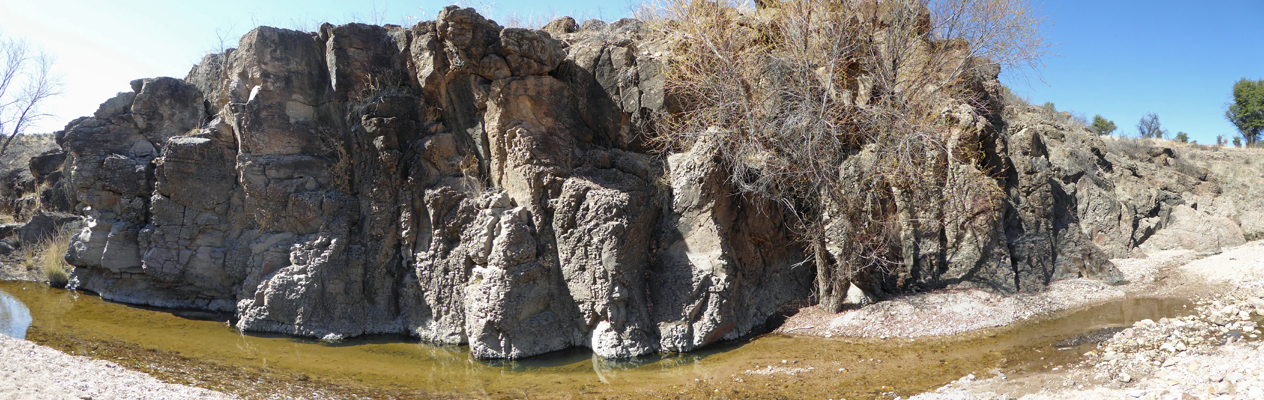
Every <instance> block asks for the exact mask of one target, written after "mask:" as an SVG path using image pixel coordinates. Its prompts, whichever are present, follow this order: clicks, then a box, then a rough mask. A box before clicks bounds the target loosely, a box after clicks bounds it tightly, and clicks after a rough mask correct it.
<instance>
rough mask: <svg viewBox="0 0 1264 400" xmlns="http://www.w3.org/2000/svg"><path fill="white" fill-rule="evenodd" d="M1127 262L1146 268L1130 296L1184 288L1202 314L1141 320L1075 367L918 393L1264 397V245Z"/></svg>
mask: <svg viewBox="0 0 1264 400" xmlns="http://www.w3.org/2000/svg"><path fill="white" fill-rule="evenodd" d="M1159 256H1160V257H1163V259H1168V260H1171V259H1182V258H1186V257H1191V256H1195V255H1193V254H1183V255H1182V254H1181V253H1180V252H1169V253H1164V254H1160V255H1159ZM1160 257H1154V258H1160ZM1121 261H1122V262H1120V263H1119V264H1121V265H1122V266H1124V268H1121V269H1124V270H1125V272H1134V273H1135V272H1139V271H1145V272H1146V273H1145V274H1141V275H1132V276H1131V279H1140V280H1141V282H1140V283H1141V284H1140V285H1138V286H1137V287H1134V288H1128V290H1126V292H1128V293H1129V294H1130V295H1138V294H1140V293H1155V294H1159V293H1183V294H1186V295H1189V296H1192V297H1194V298H1195V299H1196V304H1197V307H1195V309H1194V310H1195V312H1194V313H1193V314H1191V315H1188V316H1183V317H1178V318H1162V319H1159V320H1157V321H1156V320H1150V319H1146V320H1142V321H1139V322H1137V323H1135V324H1133V326H1131V327H1128V328H1127V329H1123V330H1121V331H1118V332H1117V333H1115V334H1114V335H1112V336H1111V337H1110V338H1109V340H1106V341H1104V342H1102V343H1101V344H1100V345H1098V347H1097V348H1096V349H1094V350H1092V351H1089V352H1088V353H1087V354H1085V355H1084V356H1083V358H1082V359H1081V360H1080V361H1079V362H1078V363H1076V364H1075V365H1071V366H1052V367H1050V368H1048V369H1047V370H1045V371H1042V372H1039V373H1034V374H1028V375H1023V376H1006V375H1005V374H1004V371H994V373H992V374H989V376H980V375H974V374H971V375H968V376H966V377H963V378H962V379H960V380H957V381H955V382H953V383H952V384H949V385H947V386H944V387H942V388H940V389H938V390H936V391H933V392H930V393H925V394H921V395H917V396H913V397H912V399H922V400H931V399H1013V398H1022V399H1106V398H1110V399H1116V398H1117V399H1133V398H1139V399H1264V342H1262V341H1261V340H1260V337H1261V335H1264V333H1261V331H1260V325H1261V322H1262V321H1264V279H1261V276H1264V275H1262V273H1264V244H1262V243H1261V242H1252V243H1248V244H1246V245H1243V246H1239V247H1236V248H1233V249H1229V250H1227V251H1225V252H1224V253H1221V254H1217V255H1213V256H1209V257H1205V258H1201V259H1198V260H1194V261H1192V262H1187V263H1181V264H1178V265H1175V266H1171V265H1169V266H1166V267H1163V266H1161V265H1160V266H1158V267H1157V268H1144V266H1145V265H1147V264H1151V266H1152V267H1153V266H1154V265H1153V264H1155V260H1138V259H1130V260H1121ZM1160 264H1161V263H1160ZM1139 267H1140V268H1139Z"/></svg>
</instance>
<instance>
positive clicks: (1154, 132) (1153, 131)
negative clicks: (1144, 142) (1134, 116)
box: [1137, 112, 1163, 139]
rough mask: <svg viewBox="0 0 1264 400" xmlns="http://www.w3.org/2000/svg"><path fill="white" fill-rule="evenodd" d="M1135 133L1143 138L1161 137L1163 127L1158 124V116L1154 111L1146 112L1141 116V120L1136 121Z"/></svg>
mask: <svg viewBox="0 0 1264 400" xmlns="http://www.w3.org/2000/svg"><path fill="white" fill-rule="evenodd" d="M1137 135H1138V136H1141V137H1143V138H1155V139H1162V138H1163V127H1162V126H1161V125H1159V116H1158V115H1156V114H1155V113H1152V112H1151V113H1146V115H1145V116H1144V117H1141V121H1140V122H1137Z"/></svg>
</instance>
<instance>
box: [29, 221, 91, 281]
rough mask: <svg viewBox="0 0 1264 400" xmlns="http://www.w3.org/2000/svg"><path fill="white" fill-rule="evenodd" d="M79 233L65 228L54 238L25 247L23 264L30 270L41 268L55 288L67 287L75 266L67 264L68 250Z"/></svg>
mask: <svg viewBox="0 0 1264 400" xmlns="http://www.w3.org/2000/svg"><path fill="white" fill-rule="evenodd" d="M77 232H78V231H77V230H75V229H71V227H69V226H67V227H63V228H61V229H59V230H58V231H57V233H55V234H54V235H53V236H51V237H47V238H44V239H43V240H40V241H39V242H38V243H35V244H34V245H31V246H24V248H23V251H22V262H23V264H24V265H26V267H27V269H28V270H31V269H35V268H39V270H40V272H42V273H43V274H44V278H45V279H47V280H48V284H49V285H50V286H54V287H66V283H67V282H69V280H70V271H71V270H73V269H74V267H73V266H71V265H70V264H68V263H66V250H67V249H69V248H70V238H71V237H72V236H74V235H75V233H77Z"/></svg>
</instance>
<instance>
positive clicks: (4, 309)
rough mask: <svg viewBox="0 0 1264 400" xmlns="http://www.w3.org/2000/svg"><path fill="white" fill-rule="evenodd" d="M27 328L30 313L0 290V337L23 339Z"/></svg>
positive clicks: (16, 300)
mask: <svg viewBox="0 0 1264 400" xmlns="http://www.w3.org/2000/svg"><path fill="white" fill-rule="evenodd" d="M29 326H31V311H30V310H27V309H26V306H25V305H23V304H22V302H21V301H18V299H16V298H14V297H13V296H10V295H9V293H8V292H5V291H4V290H0V335H5V336H9V337H15V338H18V339H24V338H26V328H27V327H29Z"/></svg>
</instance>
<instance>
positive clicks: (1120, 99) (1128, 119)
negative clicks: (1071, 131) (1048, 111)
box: [1002, 0, 1264, 144]
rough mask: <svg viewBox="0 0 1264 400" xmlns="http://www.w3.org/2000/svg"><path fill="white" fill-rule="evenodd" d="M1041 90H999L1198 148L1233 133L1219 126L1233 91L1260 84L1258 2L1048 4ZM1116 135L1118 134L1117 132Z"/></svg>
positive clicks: (1019, 80)
mask: <svg viewBox="0 0 1264 400" xmlns="http://www.w3.org/2000/svg"><path fill="white" fill-rule="evenodd" d="M1042 9H1043V11H1044V13H1045V15H1048V16H1050V19H1051V20H1053V21H1054V23H1053V25H1052V26H1051V27H1050V28H1049V29H1048V31H1047V36H1048V37H1049V39H1050V42H1053V43H1057V44H1056V45H1055V46H1053V47H1052V49H1051V51H1052V52H1054V53H1058V54H1059V55H1060V56H1057V57H1050V58H1048V59H1046V60H1045V68H1043V69H1041V71H1040V75H1041V76H1043V78H1044V82H1041V81H1040V80H1037V79H1027V78H1025V77H1024V76H1023V75H1022V74H1014V73H1010V74H1004V75H1002V81H1004V82H1005V83H1006V84H1007V85H1009V86H1010V88H1011V89H1013V90H1014V91H1015V92H1016V93H1018V94H1020V95H1023V96H1025V97H1027V98H1029V99H1030V100H1031V101H1032V102H1033V103H1035V104H1043V103H1044V102H1053V103H1054V105H1056V106H1057V108H1058V109H1059V110H1069V111H1076V112H1082V113H1084V114H1085V115H1086V116H1087V117H1088V118H1089V119H1090V120H1091V119H1092V118H1093V115H1095V114H1101V115H1102V116H1103V117H1105V118H1106V119H1109V120H1112V121H1114V122H1115V125H1117V126H1118V127H1119V131H1122V132H1123V133H1127V134H1129V135H1136V131H1137V128H1136V125H1137V121H1138V120H1140V119H1141V117H1142V116H1144V115H1145V114H1146V113H1147V112H1154V113H1155V114H1157V115H1158V116H1159V121H1160V122H1161V123H1162V125H1163V128H1164V129H1167V130H1168V131H1169V132H1170V133H1171V134H1172V135H1175V134H1176V133H1177V132H1181V131H1184V132H1187V133H1189V135H1190V138H1191V139H1194V140H1197V141H1198V142H1199V143H1204V144H1207V143H1215V142H1216V135H1224V136H1225V137H1226V138H1229V140H1232V139H1231V138H1232V137H1233V136H1235V135H1236V134H1237V130H1236V128H1234V127H1233V125H1232V124H1230V123H1229V122H1228V121H1227V120H1225V118H1224V112H1225V109H1226V107H1227V105H1228V103H1229V102H1230V101H1231V100H1232V98H1231V93H1232V89H1233V83H1234V82H1237V81H1238V79H1241V78H1249V79H1264V23H1261V20H1260V18H1261V17H1264V1H1260V0H1235V1H1147V2H1132V1H1126V2H1125V1H1061V2H1057V1H1047V2H1045V3H1044V5H1043V8H1042ZM1119 131H1117V132H1116V135H1118V134H1119V133H1120V132H1119Z"/></svg>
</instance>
